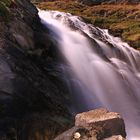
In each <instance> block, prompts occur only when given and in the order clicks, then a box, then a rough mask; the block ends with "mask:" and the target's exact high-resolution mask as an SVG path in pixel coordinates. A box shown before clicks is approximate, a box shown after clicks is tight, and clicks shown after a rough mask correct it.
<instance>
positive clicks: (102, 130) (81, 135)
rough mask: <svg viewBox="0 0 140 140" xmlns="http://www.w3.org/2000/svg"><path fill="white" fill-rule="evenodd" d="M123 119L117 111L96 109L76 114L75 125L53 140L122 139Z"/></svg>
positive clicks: (123, 132) (123, 137)
mask: <svg viewBox="0 0 140 140" xmlns="http://www.w3.org/2000/svg"><path fill="white" fill-rule="evenodd" d="M125 137H126V132H125V125H124V121H123V119H122V118H121V116H120V115H119V114H118V113H115V112H109V111H107V110H106V109H96V110H91V111H88V112H84V113H80V114H77V115H76V117H75V126H74V127H73V128H71V129H69V130H68V131H66V132H64V133H63V134H61V135H59V136H58V137H57V138H56V139H55V140H77V139H78V140H103V139H104V140H124V139H125Z"/></svg>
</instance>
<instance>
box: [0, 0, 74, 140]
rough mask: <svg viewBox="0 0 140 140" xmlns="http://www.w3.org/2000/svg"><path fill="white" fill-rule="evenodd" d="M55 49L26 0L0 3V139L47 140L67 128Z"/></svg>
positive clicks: (66, 98)
mask: <svg viewBox="0 0 140 140" xmlns="http://www.w3.org/2000/svg"><path fill="white" fill-rule="evenodd" d="M55 46H56V43H55V41H54V40H52V39H51V37H50V36H49V31H48V29H47V28H46V27H44V26H43V25H42V24H41V23H40V19H39V17H38V11H37V9H36V8H35V7H34V6H33V5H32V4H31V3H30V1H29V0H2V1H0V75H1V76H0V139H6V140H13V139H18V140H29V139H34V140H41V139H44V138H45V140H51V139H53V138H54V137H55V136H56V135H58V134H59V133H60V132H62V131H64V130H65V129H66V128H68V126H69V124H71V122H72V121H71V116H70V114H69V113H68V110H67V107H66V106H67V104H68V103H69V94H68V91H67V89H66V88H65V87H66V86H65V84H64V82H63V79H62V78H63V77H62V70H58V69H57V70H56V67H58V65H59V63H58V61H61V60H60V59H59V56H58V55H59V54H58V53H57V54H58V55H56V51H57V50H56V47H55ZM66 102H67V104H66ZM60 128H61V129H60Z"/></svg>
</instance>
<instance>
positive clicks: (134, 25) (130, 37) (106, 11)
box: [37, 0, 140, 49]
mask: <svg viewBox="0 0 140 140" xmlns="http://www.w3.org/2000/svg"><path fill="white" fill-rule="evenodd" d="M121 2H122V1H121ZM37 6H38V7H39V8H40V9H45V10H46V9H50V10H59V11H64V12H69V13H72V14H74V15H78V16H80V17H82V18H83V19H84V20H85V21H86V22H87V23H92V24H93V25H95V26H97V27H100V28H104V29H109V32H110V33H111V34H113V35H114V36H117V37H121V38H122V39H123V41H126V42H127V43H129V44H130V45H131V46H132V47H134V48H137V49H139V48H140V6H139V4H132V3H130V4H128V3H127V4H121V3H119V1H118V3H117V4H114V3H108V2H107V3H102V4H98V5H86V4H83V2H76V1H71V0H70V1H67V0H55V1H53V2H50V1H48V2H41V3H38V4H37Z"/></svg>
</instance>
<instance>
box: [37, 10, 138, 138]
mask: <svg viewBox="0 0 140 140" xmlns="http://www.w3.org/2000/svg"><path fill="white" fill-rule="evenodd" d="M39 16H40V18H41V19H42V23H44V24H45V25H46V26H47V27H48V28H49V29H50V34H51V35H52V37H53V38H54V39H55V40H56V41H57V42H58V44H59V49H60V51H61V52H62V54H63V55H64V57H65V59H66V60H67V62H68V65H69V66H70V70H69V72H70V71H71V73H70V74H71V75H72V76H71V78H70V79H67V81H68V82H70V83H72V84H71V87H70V88H71V90H72V93H73V95H72V96H73V97H72V99H73V100H75V103H74V104H75V106H74V107H75V110H76V107H77V106H78V108H77V109H78V111H79V109H82V108H83V109H84V110H88V109H93V108H95V107H105V108H107V109H109V110H111V111H117V112H119V113H121V115H122V116H123V118H124V119H125V123H126V129H127V134H128V138H129V139H131V140H140V134H139V131H140V53H139V52H138V51H136V50H134V49H133V48H131V47H130V46H129V45H128V44H127V43H124V42H122V41H121V40H120V39H119V38H116V37H113V36H111V35H109V33H108V31H107V30H102V29H99V28H95V27H93V26H92V25H90V24H86V23H84V22H83V21H82V20H81V19H80V18H79V17H77V16H72V15H71V14H68V13H62V12H57V11H39Z"/></svg>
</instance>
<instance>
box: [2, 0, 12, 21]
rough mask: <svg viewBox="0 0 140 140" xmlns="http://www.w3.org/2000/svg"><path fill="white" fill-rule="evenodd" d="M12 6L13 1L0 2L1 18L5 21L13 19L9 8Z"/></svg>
mask: <svg viewBox="0 0 140 140" xmlns="http://www.w3.org/2000/svg"><path fill="white" fill-rule="evenodd" d="M10 4H11V0H1V1H0V18H2V19H3V20H4V21H9V20H10V18H11V12H10V9H9V6H10Z"/></svg>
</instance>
